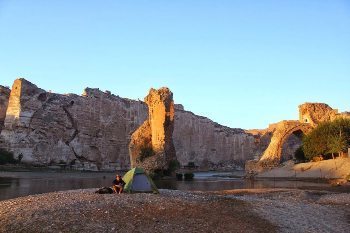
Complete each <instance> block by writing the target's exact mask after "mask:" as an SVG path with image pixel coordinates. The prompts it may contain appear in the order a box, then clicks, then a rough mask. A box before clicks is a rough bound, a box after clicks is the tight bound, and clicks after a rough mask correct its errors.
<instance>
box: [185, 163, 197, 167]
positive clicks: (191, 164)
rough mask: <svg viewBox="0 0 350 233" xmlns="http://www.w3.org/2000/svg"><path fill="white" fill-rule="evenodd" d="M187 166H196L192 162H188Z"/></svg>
mask: <svg viewBox="0 0 350 233" xmlns="http://www.w3.org/2000/svg"><path fill="white" fill-rule="evenodd" d="M187 166H188V167H190V168H195V167H196V165H195V164H194V162H188V164H187Z"/></svg>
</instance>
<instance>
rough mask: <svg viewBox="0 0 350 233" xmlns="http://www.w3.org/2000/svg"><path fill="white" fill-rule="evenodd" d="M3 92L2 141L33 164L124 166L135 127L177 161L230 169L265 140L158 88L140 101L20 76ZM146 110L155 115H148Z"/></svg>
mask: <svg viewBox="0 0 350 233" xmlns="http://www.w3.org/2000/svg"><path fill="white" fill-rule="evenodd" d="M2 90H3V89H2ZM153 92H157V91H156V90H153ZM1 93H5V94H1V103H4V104H3V105H1V109H0V110H1V112H2V113H3V112H4V109H6V118H5V120H4V122H5V124H4V129H3V130H2V132H1V136H0V147H2V148H5V149H7V150H9V151H12V152H14V155H15V157H17V156H19V155H20V154H22V155H23V159H22V161H23V162H27V163H31V164H38V165H52V164H61V165H62V164H63V165H67V166H71V167H72V168H77V169H92V170H97V169H100V170H114V169H128V168H129V167H130V157H129V143H130V141H131V135H132V134H133V133H134V132H135V131H136V130H137V129H139V130H137V132H135V135H136V134H138V133H139V134H140V135H142V136H139V137H136V138H138V139H140V140H144V142H145V144H146V145H147V144H149V145H154V149H155V151H156V152H157V151H162V150H164V151H167V153H166V156H167V157H169V158H173V157H174V156H175V155H174V151H176V156H177V158H178V160H179V161H180V163H181V165H187V164H188V163H189V162H194V163H195V165H197V166H200V167H201V168H208V169H221V168H233V167H236V166H237V165H243V164H244V162H245V161H246V160H248V159H253V158H255V157H258V156H260V155H261V154H262V152H263V151H264V150H265V148H266V147H267V145H268V141H269V139H270V138H271V135H270V136H269V135H265V136H262V137H260V136H257V135H254V134H252V133H250V132H245V131H244V130H242V129H231V128H228V127H225V126H221V125H219V124H217V123H215V122H213V121H211V120H210V119H208V118H205V117H201V116H197V115H195V114H193V113H191V112H189V111H185V110H184V107H183V106H182V105H180V104H175V105H174V104H173V100H172V95H171V98H168V97H170V95H169V96H168V97H166V95H163V94H162V93H160V94H157V95H151V97H149V98H146V100H145V101H146V102H147V104H146V103H144V102H142V101H134V100H129V99H125V98H120V97H119V96H115V95H113V94H111V93H110V92H108V91H106V92H103V91H100V90H99V89H91V88H86V89H85V91H84V93H83V95H82V96H79V95H75V94H65V95H62V94H55V93H51V92H46V91H45V90H42V89H40V88H38V87H37V86H35V85H34V84H32V83H30V82H29V81H27V80H24V79H17V80H15V82H14V84H13V87H12V90H11V94H10V96H9V94H8V93H9V89H6V90H5V91H4V92H1ZM6 93H7V94H6ZM169 93H170V92H169ZM170 99H171V100H170ZM7 102H8V107H7V108H6V107H5V106H6V103H7ZM148 105H149V106H151V107H150V109H151V111H149V109H148ZM159 112H162V113H164V114H160V115H159ZM152 114H153V115H152ZM149 115H150V119H153V120H151V121H148V120H147V119H149ZM1 116H2V117H3V118H2V119H4V114H3V115H1ZM0 119H1V118H0ZM146 120H147V121H146ZM144 122H145V123H144ZM143 123H144V125H142V124H143ZM147 124H148V125H147ZM141 125H142V127H141V128H140V126H141ZM164 125H166V127H164ZM171 134H172V135H173V136H172V141H173V144H172V143H171V140H170V138H171V137H170V136H169V135H171ZM149 135H154V137H153V136H149ZM143 136H144V138H146V139H147V140H148V141H147V140H145V139H144V138H143ZM174 147H175V149H174ZM132 158H135V156H134V157H132ZM133 162H135V160H134V161H133Z"/></svg>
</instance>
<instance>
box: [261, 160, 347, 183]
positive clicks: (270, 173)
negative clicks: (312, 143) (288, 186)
mask: <svg viewBox="0 0 350 233" xmlns="http://www.w3.org/2000/svg"><path fill="white" fill-rule="evenodd" d="M256 177H258V178H276V177H278V178H299V179H344V180H346V179H350V158H336V159H329V160H323V161H319V162H308V163H299V164H294V162H293V161H288V162H286V163H284V164H282V165H281V166H280V167H276V168H273V169H271V170H267V171H264V172H261V173H259V174H257V175H256Z"/></svg>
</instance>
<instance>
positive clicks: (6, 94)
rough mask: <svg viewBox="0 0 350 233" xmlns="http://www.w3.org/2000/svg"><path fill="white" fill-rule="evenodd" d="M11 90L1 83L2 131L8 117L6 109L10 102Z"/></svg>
mask: <svg viewBox="0 0 350 233" xmlns="http://www.w3.org/2000/svg"><path fill="white" fill-rule="evenodd" d="M10 92H11V90H10V89H9V88H7V87H4V86H1V85H0V132H1V130H2V128H3V127H4V121H5V117H6V110H7V106H8V103H9V98H10Z"/></svg>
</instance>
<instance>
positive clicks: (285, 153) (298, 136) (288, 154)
mask: <svg viewBox="0 0 350 233" xmlns="http://www.w3.org/2000/svg"><path fill="white" fill-rule="evenodd" d="M303 136H304V132H303V131H302V130H296V131H294V132H293V133H291V134H290V135H289V136H287V138H286V140H285V141H284V143H283V145H282V154H281V162H285V161H287V160H291V159H295V152H296V150H297V149H298V148H299V147H300V146H301V145H302V139H303Z"/></svg>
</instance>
